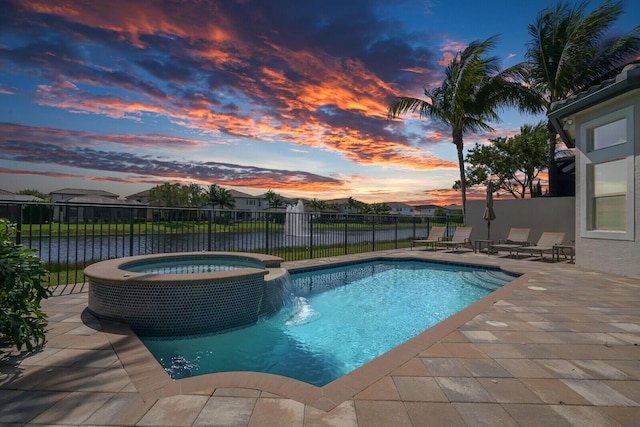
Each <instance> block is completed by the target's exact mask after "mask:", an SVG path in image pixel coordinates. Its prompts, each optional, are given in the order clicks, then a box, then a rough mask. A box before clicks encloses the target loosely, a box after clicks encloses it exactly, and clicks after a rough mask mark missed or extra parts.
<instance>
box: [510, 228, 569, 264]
mask: <svg viewBox="0 0 640 427" xmlns="http://www.w3.org/2000/svg"><path fill="white" fill-rule="evenodd" d="M565 234H566V233H563V232H549V231H545V232H544V233H542V236H540V239H539V240H538V243H537V244H535V245H533V246H522V247H520V248H516V249H515V253H516V258H519V254H520V252H526V253H528V254H529V255H531V256H533V255H540V259H544V254H546V253H549V254H552V255H553V247H554V246H555V245H560V244H562V241H563V240H564V236H565Z"/></svg>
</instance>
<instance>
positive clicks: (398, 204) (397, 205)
mask: <svg viewBox="0 0 640 427" xmlns="http://www.w3.org/2000/svg"><path fill="white" fill-rule="evenodd" d="M385 204H386V205H387V206H389V207H390V208H411V209H415V207H414V206H411V205H408V204H406V203H402V202H387V203H385Z"/></svg>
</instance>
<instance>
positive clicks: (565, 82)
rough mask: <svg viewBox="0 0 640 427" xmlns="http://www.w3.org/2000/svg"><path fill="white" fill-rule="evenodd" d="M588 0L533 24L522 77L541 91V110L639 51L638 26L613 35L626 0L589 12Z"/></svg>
mask: <svg viewBox="0 0 640 427" xmlns="http://www.w3.org/2000/svg"><path fill="white" fill-rule="evenodd" d="M586 7H587V2H585V1H583V2H581V3H579V4H577V5H570V4H566V3H564V2H560V3H558V4H557V5H556V6H555V7H549V8H546V9H544V10H542V11H541V12H540V13H539V14H538V16H537V17H536V20H535V22H534V23H533V24H530V25H529V27H528V29H529V36H530V37H531V39H530V41H529V42H528V43H527V53H526V56H525V62H524V63H522V64H519V65H518V66H520V67H524V69H525V70H526V74H525V76H524V80H526V81H527V83H528V84H529V85H530V86H531V87H532V88H533V89H534V90H535V91H536V92H537V93H538V94H539V96H540V97H541V104H542V106H543V111H544V112H545V113H548V112H549V111H550V109H551V104H552V103H554V102H556V101H560V100H562V99H565V98H567V97H569V96H571V95H574V94H576V93H578V92H581V91H583V90H585V89H587V88H588V87H590V86H593V85H597V84H599V83H601V82H602V81H604V80H606V79H609V78H612V77H613V76H615V75H616V74H618V73H619V72H620V71H621V70H622V68H623V67H624V65H626V63H627V62H629V61H630V60H632V59H633V57H634V56H637V55H638V53H639V52H640V37H639V34H640V26H637V27H635V28H634V29H633V30H632V31H630V32H629V33H628V34H624V35H621V36H613V37H611V36H610V35H611V26H612V25H613V23H614V22H615V21H616V20H617V19H618V17H619V16H620V15H621V14H622V13H623V10H622V2H620V1H615V2H613V1H609V0H607V1H604V2H603V3H602V4H601V5H600V6H598V7H597V8H596V9H595V10H594V11H593V12H591V13H590V14H589V15H586V16H585V8H586ZM547 130H548V131H549V147H548V148H549V157H548V161H549V193H550V194H551V195H552V196H553V195H557V192H558V188H557V178H558V171H557V167H556V162H555V151H556V130H555V129H554V128H553V125H552V124H551V122H550V121H548V122H547Z"/></svg>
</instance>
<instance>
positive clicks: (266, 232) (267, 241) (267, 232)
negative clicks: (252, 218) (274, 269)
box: [264, 214, 270, 253]
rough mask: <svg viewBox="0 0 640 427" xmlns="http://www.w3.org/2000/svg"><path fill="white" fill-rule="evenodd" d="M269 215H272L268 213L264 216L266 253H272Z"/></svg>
mask: <svg viewBox="0 0 640 427" xmlns="http://www.w3.org/2000/svg"><path fill="white" fill-rule="evenodd" d="M269 216H270V215H269V214H267V215H265V217H264V218H265V220H264V223H265V226H264V246H265V248H264V250H265V253H270V252H269V221H270V220H269Z"/></svg>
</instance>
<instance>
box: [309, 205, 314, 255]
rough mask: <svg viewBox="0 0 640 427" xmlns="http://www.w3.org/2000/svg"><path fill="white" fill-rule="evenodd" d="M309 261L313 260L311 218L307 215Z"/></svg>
mask: <svg viewBox="0 0 640 427" xmlns="http://www.w3.org/2000/svg"><path fill="white" fill-rule="evenodd" d="M309 259H313V217H312V216H311V215H309Z"/></svg>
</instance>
